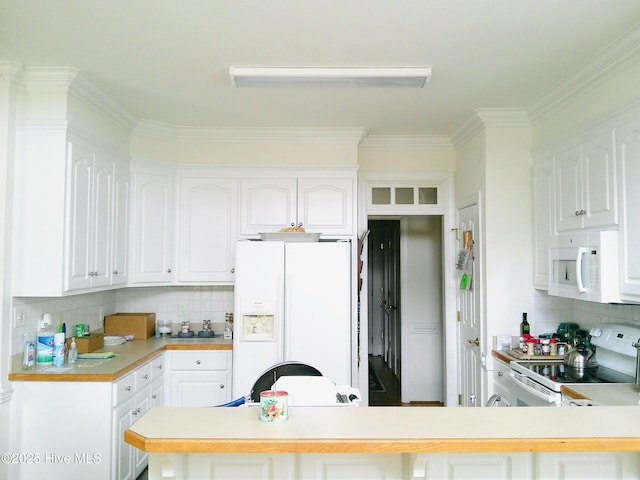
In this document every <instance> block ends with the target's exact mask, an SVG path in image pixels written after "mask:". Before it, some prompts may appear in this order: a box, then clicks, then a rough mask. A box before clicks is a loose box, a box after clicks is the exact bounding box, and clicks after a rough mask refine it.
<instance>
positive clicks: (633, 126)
mask: <svg viewBox="0 0 640 480" xmlns="http://www.w3.org/2000/svg"><path fill="white" fill-rule="evenodd" d="M616 154H617V160H618V182H619V183H618V184H619V192H618V199H619V205H620V235H619V239H620V249H619V252H620V282H619V283H620V298H621V300H622V301H630V302H634V303H638V302H640V249H638V239H639V238H640V188H639V186H640V121H637V120H636V121H634V122H631V123H628V124H626V125H623V126H621V127H619V128H617V129H616Z"/></svg>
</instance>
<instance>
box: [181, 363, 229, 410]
mask: <svg viewBox="0 0 640 480" xmlns="http://www.w3.org/2000/svg"><path fill="white" fill-rule="evenodd" d="M170 383H171V385H170V391H171V406H172V407H215V406H218V405H223V404H225V403H227V402H229V401H230V400H231V393H230V392H231V389H230V388H229V376H228V375H227V373H225V372H186V371H180V372H175V371H174V372H171V382H170Z"/></svg>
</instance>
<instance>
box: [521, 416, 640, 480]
mask: <svg viewBox="0 0 640 480" xmlns="http://www.w3.org/2000/svg"><path fill="white" fill-rule="evenodd" d="M569 408H571V407H569ZM574 408H575V407H574ZM534 462H535V464H536V467H537V468H536V470H537V471H538V472H540V474H539V476H538V477H537V478H543V479H544V478H553V479H557V480H584V479H585V478H598V479H600V478H606V479H607V480H622V479H630V478H638V477H637V475H638V457H637V455H634V454H632V453H628V452H627V453H622V452H548V453H544V454H541V453H538V454H535V456H534Z"/></svg>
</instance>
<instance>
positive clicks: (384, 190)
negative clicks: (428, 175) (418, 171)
mask: <svg viewBox="0 0 640 480" xmlns="http://www.w3.org/2000/svg"><path fill="white" fill-rule="evenodd" d="M369 203H370V205H372V206H378V207H380V206H394V205H398V206H400V205H401V206H403V207H407V206H410V205H416V206H419V205H438V187H428V186H406V185H402V186H393V185H389V186H372V187H371V190H370V198H369Z"/></svg>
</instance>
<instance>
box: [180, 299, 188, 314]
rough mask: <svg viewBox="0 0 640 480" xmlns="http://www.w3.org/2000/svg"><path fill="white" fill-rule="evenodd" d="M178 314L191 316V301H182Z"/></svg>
mask: <svg viewBox="0 0 640 480" xmlns="http://www.w3.org/2000/svg"><path fill="white" fill-rule="evenodd" d="M178 316H179V317H188V316H189V302H180V305H179V306H178Z"/></svg>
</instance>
